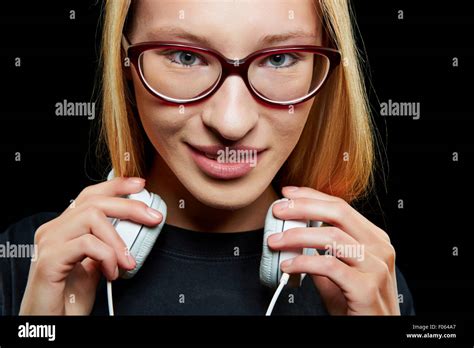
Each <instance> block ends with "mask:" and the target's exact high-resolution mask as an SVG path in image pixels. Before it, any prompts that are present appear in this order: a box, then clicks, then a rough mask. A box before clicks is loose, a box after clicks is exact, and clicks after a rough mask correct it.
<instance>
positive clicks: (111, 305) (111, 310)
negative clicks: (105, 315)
mask: <svg viewBox="0 0 474 348" xmlns="http://www.w3.org/2000/svg"><path fill="white" fill-rule="evenodd" d="M107 303H108V305H109V315H110V316H111V317H113V316H114V299H113V297H112V282H111V281H110V280H107Z"/></svg>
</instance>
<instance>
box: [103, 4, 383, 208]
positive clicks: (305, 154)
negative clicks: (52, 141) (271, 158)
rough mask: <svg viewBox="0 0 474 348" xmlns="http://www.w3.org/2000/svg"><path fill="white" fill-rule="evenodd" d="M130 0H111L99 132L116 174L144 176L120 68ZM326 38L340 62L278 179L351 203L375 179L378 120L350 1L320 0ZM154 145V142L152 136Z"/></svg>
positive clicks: (139, 134)
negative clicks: (375, 121)
mask: <svg viewBox="0 0 474 348" xmlns="http://www.w3.org/2000/svg"><path fill="white" fill-rule="evenodd" d="M130 3H131V1H130V0H128V1H117V0H107V1H106V3H105V18H104V23H103V34H102V50H101V62H102V63H101V64H102V74H101V98H102V101H101V103H102V117H101V128H100V139H101V140H102V141H103V143H104V144H105V146H106V147H107V149H108V154H109V156H110V160H111V164H112V168H113V169H114V171H115V174H116V175H117V176H144V175H145V173H146V171H147V166H148V165H149V163H147V156H146V153H145V152H146V147H147V143H148V142H149V140H148V138H147V136H146V134H145V133H144V131H143V129H142V128H141V125H140V123H139V119H138V117H135V116H136V115H134V112H135V111H134V109H133V106H132V105H133V97H131V96H130V93H129V92H130V91H129V89H128V86H127V81H126V78H125V75H124V71H123V68H122V67H123V55H122V50H121V38H122V32H123V30H124V25H125V22H126V18H127V13H128V11H129V7H130ZM319 11H320V13H321V15H322V19H323V23H324V26H325V31H326V35H327V39H328V40H330V41H331V42H332V43H333V45H334V46H335V47H336V48H337V49H339V50H340V52H341V54H342V63H341V64H340V65H339V66H338V67H337V68H336V69H335V71H334V72H333V74H332V75H331V77H330V78H329V80H328V81H327V83H326V84H325V85H324V87H323V88H322V90H321V91H320V92H319V93H318V95H317V96H316V98H315V101H314V104H313V107H312V109H311V111H310V115H309V117H308V121H307V122H306V125H305V128H304V130H303V133H302V135H301V137H300V139H299V142H298V144H297V145H296V147H295V149H294V150H293V152H292V153H291V155H290V157H289V158H288V160H287V161H286V162H285V164H284V165H283V167H282V168H281V170H280V172H279V178H280V179H279V183H278V184H279V186H284V185H289V184H291V185H295V186H307V187H312V188H314V189H316V190H319V191H322V192H326V193H328V194H331V195H334V196H338V197H341V198H343V199H345V200H346V201H348V202H351V201H353V200H355V199H357V198H361V197H363V196H365V195H366V194H367V193H368V192H370V189H371V188H372V185H373V168H374V162H375V161H374V159H375V156H374V152H375V151H374V147H375V146H374V127H373V125H372V121H371V117H370V112H369V107H368V102H367V93H366V89H365V86H364V81H363V77H362V72H361V65H360V57H359V53H358V50H357V48H356V46H355V38H354V30H353V23H352V17H353V16H352V13H351V9H350V6H349V4H348V2H347V1H346V0H320V1H319ZM148 145H149V143H148Z"/></svg>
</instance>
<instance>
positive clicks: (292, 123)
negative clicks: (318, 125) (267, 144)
mask: <svg viewBox="0 0 474 348" xmlns="http://www.w3.org/2000/svg"><path fill="white" fill-rule="evenodd" d="M312 104H313V100H309V101H307V102H305V103H303V104H300V105H297V106H293V107H290V108H288V110H285V111H279V112H277V113H276V114H275V115H273V117H272V118H271V120H272V122H271V123H270V129H271V134H273V143H274V146H275V147H277V148H278V149H279V152H281V153H290V152H291V151H292V150H293V148H294V147H295V146H296V144H297V142H298V140H299V138H300V136H301V133H302V132H303V129H304V126H305V124H306V121H307V119H308V116H309V112H310V110H311V106H312Z"/></svg>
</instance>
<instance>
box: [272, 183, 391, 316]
mask: <svg viewBox="0 0 474 348" xmlns="http://www.w3.org/2000/svg"><path fill="white" fill-rule="evenodd" d="M283 195H284V196H285V197H286V198H288V199H290V201H288V202H282V203H279V204H276V205H275V206H274V207H273V215H274V216H275V217H277V218H279V219H282V220H313V221H322V222H325V223H328V224H330V225H332V226H323V227H307V228H293V229H289V230H287V231H285V232H283V233H279V234H276V235H272V236H271V237H270V238H269V239H268V243H269V246H270V248H272V249H276V250H285V249H295V248H315V249H326V250H329V249H332V253H331V254H334V255H335V256H331V255H327V256H326V255H319V254H316V255H314V256H308V255H300V256H297V257H295V258H293V259H291V260H287V261H285V262H283V263H282V265H281V269H282V271H283V272H286V273H307V274H308V275H311V277H312V279H313V282H314V284H315V286H316V287H317V288H318V289H319V292H320V294H321V297H322V299H323V301H324V303H325V305H326V307H327V309H328V311H329V313H330V314H332V315H400V308H399V304H398V291H397V279H396V271H395V250H394V248H393V246H392V244H390V239H389V237H388V235H387V233H385V232H384V231H383V230H381V229H380V228H378V227H377V226H375V225H374V224H373V223H371V222H370V221H369V220H367V219H366V218H365V217H364V216H362V215H361V214H360V213H359V212H357V211H356V210H355V209H354V208H352V207H351V206H350V205H349V204H348V203H347V202H346V201H344V200H343V199H341V198H338V197H334V196H330V195H327V194H325V193H322V192H319V191H316V190H314V189H311V188H308V187H299V188H294V187H285V188H284V189H283ZM278 235H281V238H280V239H278ZM341 251H342V252H341ZM327 254H328V253H327Z"/></svg>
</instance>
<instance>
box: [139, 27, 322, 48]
mask: <svg viewBox="0 0 474 348" xmlns="http://www.w3.org/2000/svg"><path fill="white" fill-rule="evenodd" d="M163 35H170V36H173V37H174V38H179V39H184V40H188V41H191V42H194V43H198V44H201V45H204V46H207V47H213V45H212V43H211V42H210V41H209V39H208V38H207V37H204V36H200V35H195V34H193V33H191V32H189V31H187V30H185V29H183V28H180V27H174V26H167V27H160V28H157V29H155V30H153V31H151V32H148V33H147V38H149V39H151V40H155V39H157V38H160V37H162V36H163ZM297 38H306V39H312V40H318V39H319V35H317V34H316V33H312V32H306V31H303V30H293V31H288V32H284V33H280V34H271V35H265V36H263V37H261V38H260V39H259V40H258V45H259V46H260V47H264V46H268V45H274V44H277V43H282V42H285V41H289V40H291V39H297Z"/></svg>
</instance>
